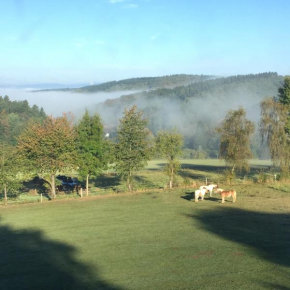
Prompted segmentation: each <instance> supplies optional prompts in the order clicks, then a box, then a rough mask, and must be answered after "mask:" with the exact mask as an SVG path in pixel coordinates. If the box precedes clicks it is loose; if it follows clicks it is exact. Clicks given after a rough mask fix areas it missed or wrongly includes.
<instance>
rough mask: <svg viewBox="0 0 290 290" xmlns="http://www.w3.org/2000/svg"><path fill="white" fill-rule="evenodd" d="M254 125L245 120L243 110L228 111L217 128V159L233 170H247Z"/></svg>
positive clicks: (250, 155)
mask: <svg viewBox="0 0 290 290" xmlns="http://www.w3.org/2000/svg"><path fill="white" fill-rule="evenodd" d="M254 129H255V126H254V123H253V122H251V121H249V120H248V119H246V111H245V110H244V109H243V108H240V109H238V110H230V111H229V112H228V113H227V115H226V117H225V119H224V121H223V122H222V124H221V125H220V126H219V127H218V128H217V132H218V133H219V134H220V136H221V137H220V148H219V158H220V159H223V160H225V162H226V164H227V165H230V166H231V167H232V173H233V172H234V171H235V169H236V168H237V169H239V170H248V168H249V165H248V159H249V158H251V157H252V152H251V149H250V137H251V135H252V134H253V133H254Z"/></svg>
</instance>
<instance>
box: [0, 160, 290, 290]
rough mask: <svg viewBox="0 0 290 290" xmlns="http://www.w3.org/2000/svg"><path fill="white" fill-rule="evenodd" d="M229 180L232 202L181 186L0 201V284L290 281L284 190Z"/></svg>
mask: <svg viewBox="0 0 290 290" xmlns="http://www.w3.org/2000/svg"><path fill="white" fill-rule="evenodd" d="M158 164H159V163H155V164H151V167H153V168H152V170H153V174H154V175H155V176H156V178H157V179H158V178H161V175H160V173H159V172H157V171H154V166H156V167H158V166H159V165H158ZM197 165H199V166H200V167H198V168H195V169H196V170H197V172H205V173H204V174H205V175H203V176H201V178H204V176H206V175H207V174H216V173H215V171H214V170H212V166H213V165H212V164H209V165H210V167H206V166H207V164H197ZM204 166H205V167H204ZM216 166H217V167H219V166H220V165H219V164H216ZM187 167H189V166H187ZM187 167H184V168H185V169H184V170H185V171H186V170H189V169H186V168H187ZM155 169H156V168H155ZM207 169H210V170H209V171H207ZM148 170H149V169H148ZM204 170H205V171H204ZM186 172H187V171H186ZM143 174H144V175H145V177H146V178H147V177H148V176H146V173H145V172H144V173H143ZM189 174H197V173H196V172H195V171H194V172H191V171H189ZM159 175H160V176H159ZM150 176H151V175H150ZM150 178H152V176H151V177H150ZM146 182H148V180H147V181H146ZM160 182H161V181H160ZM234 187H235V189H236V190H237V193H238V195H237V202H236V203H235V204H232V202H231V200H230V199H228V200H227V202H226V203H225V204H223V205H222V204H221V203H220V198H219V196H218V195H214V196H213V197H212V198H209V197H207V198H206V199H205V200H204V201H203V202H198V203H194V202H193V201H194V196H193V192H194V188H184V189H181V188H180V189H174V190H172V191H169V190H164V191H154V190H151V191H147V192H144V193H139V194H137V193H134V194H128V193H121V194H116V195H107V196H104V195H103V196H99V197H98V196H91V197H88V198H83V199H81V198H74V199H72V198H71V199H66V200H64V199H63V200H57V201H50V202H45V203H42V204H40V203H34V204H24V205H12V206H6V207H1V208H0V211H1V214H0V216H1V220H0V221H1V223H0V257H1V258H0V289H1V290H2V289H3V290H11V289H166V290H167V289H202V290H204V289H239V290H240V289H247V290H249V289H281V290H282V289H283V290H286V289H290V215H289V213H290V194H289V191H287V190H284V191H281V190H280V189H279V188H277V185H275V184H274V185H271V186H266V185H260V184H238V185H235V186H234Z"/></svg>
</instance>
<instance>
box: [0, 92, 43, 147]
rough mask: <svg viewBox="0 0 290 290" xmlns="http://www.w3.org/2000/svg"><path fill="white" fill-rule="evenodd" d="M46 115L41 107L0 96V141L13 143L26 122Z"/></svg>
mask: <svg viewBox="0 0 290 290" xmlns="http://www.w3.org/2000/svg"><path fill="white" fill-rule="evenodd" d="M45 117H46V114H45V112H44V110H43V108H38V107H37V106H36V105H34V106H32V107H30V106H29V104H28V102H27V101H10V99H9V97H8V96H5V97H4V98H3V97H1V96H0V142H1V143H3V142H4V143H8V144H12V145H15V144H16V138H17V136H18V135H19V134H20V133H21V132H22V131H23V130H24V129H25V128H26V126H27V124H28V122H30V121H32V120H33V121H35V120H41V119H43V118H45Z"/></svg>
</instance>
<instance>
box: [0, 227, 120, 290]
mask: <svg viewBox="0 0 290 290" xmlns="http://www.w3.org/2000/svg"><path fill="white" fill-rule="evenodd" d="M76 252H77V250H76V249H75V248H74V247H72V246H69V245H66V244H63V243H60V242H56V241H52V240H48V239H47V238H46V237H45V236H44V235H43V233H42V232H41V231H37V230H15V229H12V228H11V227H9V226H6V225H5V226H4V225H1V226H0V281H1V282H0V289H1V290H16V289H17V290H18V289H27V290H28V289H29V290H34V289H43V290H46V289H47V290H52V289H53V290H58V289H59V290H66V289H69V290H72V289H73V290H79V289H82V290H90V289H91V290H96V289H106V290H117V289H121V288H119V287H116V286H113V285H110V284H109V283H107V282H106V281H104V280H102V279H101V278H99V277H98V273H97V272H96V269H93V268H92V267H90V266H89V265H86V264H84V263H81V262H79V261H77V259H76V257H75V255H76Z"/></svg>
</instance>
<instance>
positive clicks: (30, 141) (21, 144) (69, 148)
mask: <svg viewBox="0 0 290 290" xmlns="http://www.w3.org/2000/svg"><path fill="white" fill-rule="evenodd" d="M18 151H19V154H21V156H22V158H25V160H26V166H27V168H28V170H30V171H34V172H35V173H36V174H38V175H39V177H41V178H43V179H44V180H45V181H46V182H47V183H48V184H49V186H50V188H51V193H52V197H53V198H55V195H56V190H55V175H56V174H57V172H60V171H65V170H68V169H72V168H73V167H74V166H75V165H76V156H77V154H76V133H75V130H74V126H73V117H72V115H70V114H68V115H66V114H64V115H63V116H62V117H59V118H53V117H47V118H46V119H45V120H44V121H43V122H42V123H34V124H32V125H31V126H29V127H28V128H27V129H26V130H25V131H24V132H23V133H22V134H21V135H20V136H19V138H18Z"/></svg>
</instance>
